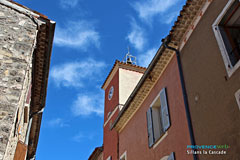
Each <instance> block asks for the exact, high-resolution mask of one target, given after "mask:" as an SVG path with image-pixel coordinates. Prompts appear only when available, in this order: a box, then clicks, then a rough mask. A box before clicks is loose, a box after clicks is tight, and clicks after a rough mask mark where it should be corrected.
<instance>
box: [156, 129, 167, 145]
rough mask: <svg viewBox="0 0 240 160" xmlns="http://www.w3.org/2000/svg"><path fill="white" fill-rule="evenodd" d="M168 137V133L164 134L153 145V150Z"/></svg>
mask: <svg viewBox="0 0 240 160" xmlns="http://www.w3.org/2000/svg"><path fill="white" fill-rule="evenodd" d="M167 135H168V131H167V132H165V133H164V134H163V135H162V137H160V138H159V139H158V140H157V141H156V142H155V143H154V145H153V149H155V148H156V147H157V146H158V145H159V144H160V143H161V142H162V141H163V140H164V139H165V138H166V137H167Z"/></svg>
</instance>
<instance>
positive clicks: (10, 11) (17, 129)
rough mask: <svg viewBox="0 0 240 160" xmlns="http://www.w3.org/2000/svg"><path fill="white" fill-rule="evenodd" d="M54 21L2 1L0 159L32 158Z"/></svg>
mask: <svg viewBox="0 0 240 160" xmlns="http://www.w3.org/2000/svg"><path fill="white" fill-rule="evenodd" d="M54 29H55V22H53V21H51V20H49V19H48V18H47V17H46V16H44V15H42V14H40V13H37V12H35V11H32V10H31V9H28V8H26V7H24V6H22V5H20V4H18V3H15V2H13V1H8V0H0V160H12V159H14V160H25V159H32V158H33V159H34V157H35V153H36V148H37V144H38V137H39V131H40V125H41V119H42V112H43V110H44V107H45V100H46V92H47V83H48V74H49V65H50V57H51V49H52V43H53V36H54Z"/></svg>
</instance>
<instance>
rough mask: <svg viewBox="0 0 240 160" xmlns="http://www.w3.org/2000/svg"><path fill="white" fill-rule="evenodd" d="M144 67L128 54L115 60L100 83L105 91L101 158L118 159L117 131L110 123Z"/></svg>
mask: <svg viewBox="0 0 240 160" xmlns="http://www.w3.org/2000/svg"><path fill="white" fill-rule="evenodd" d="M145 70H146V68H143V67H140V66H137V65H136V58H135V57H133V56H131V55H130V54H127V55H126V60H125V61H123V62H120V61H118V60H116V61H115V64H114V65H113V67H112V69H111V71H110V73H109V75H108V76H107V78H106V80H105V82H104V83H103V85H102V89H104V91H105V103H104V125H103V132H104V133H103V160H118V159H119V155H118V147H119V139H118V133H117V132H116V131H115V130H111V125H112V123H113V122H114V121H115V119H116V118H117V116H118V114H119V112H120V111H121V109H122V108H123V107H124V104H125V102H126V101H127V99H128V97H129V96H130V94H131V93H132V91H133V90H134V88H135V87H136V85H137V83H138V82H139V80H140V79H141V77H142V75H143V73H144V71H145Z"/></svg>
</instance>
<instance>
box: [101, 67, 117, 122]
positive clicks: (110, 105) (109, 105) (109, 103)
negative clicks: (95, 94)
mask: <svg viewBox="0 0 240 160" xmlns="http://www.w3.org/2000/svg"><path fill="white" fill-rule="evenodd" d="M112 86H113V87H114V93H113V97H112V99H111V100H108V93H109V89H110V88H111V87H112ZM104 102H105V106H104V122H106V120H107V115H108V112H110V111H113V110H114V108H115V107H116V106H117V105H118V103H119V71H117V72H116V73H115V75H114V77H113V78H112V81H111V82H110V83H109V84H108V86H107V88H106V90H105V101H104Z"/></svg>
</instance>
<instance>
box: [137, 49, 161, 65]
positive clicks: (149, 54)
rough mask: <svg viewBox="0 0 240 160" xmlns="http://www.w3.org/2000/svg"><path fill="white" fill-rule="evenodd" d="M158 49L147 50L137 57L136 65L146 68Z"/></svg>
mask: <svg viewBox="0 0 240 160" xmlns="http://www.w3.org/2000/svg"><path fill="white" fill-rule="evenodd" d="M157 50H158V48H152V49H149V50H147V51H146V52H145V53H143V54H140V55H139V56H138V57H139V58H138V64H139V65H140V66H144V67H147V66H148V65H149V64H150V62H151V60H152V59H153V57H154V56H155V54H156V53H157Z"/></svg>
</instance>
